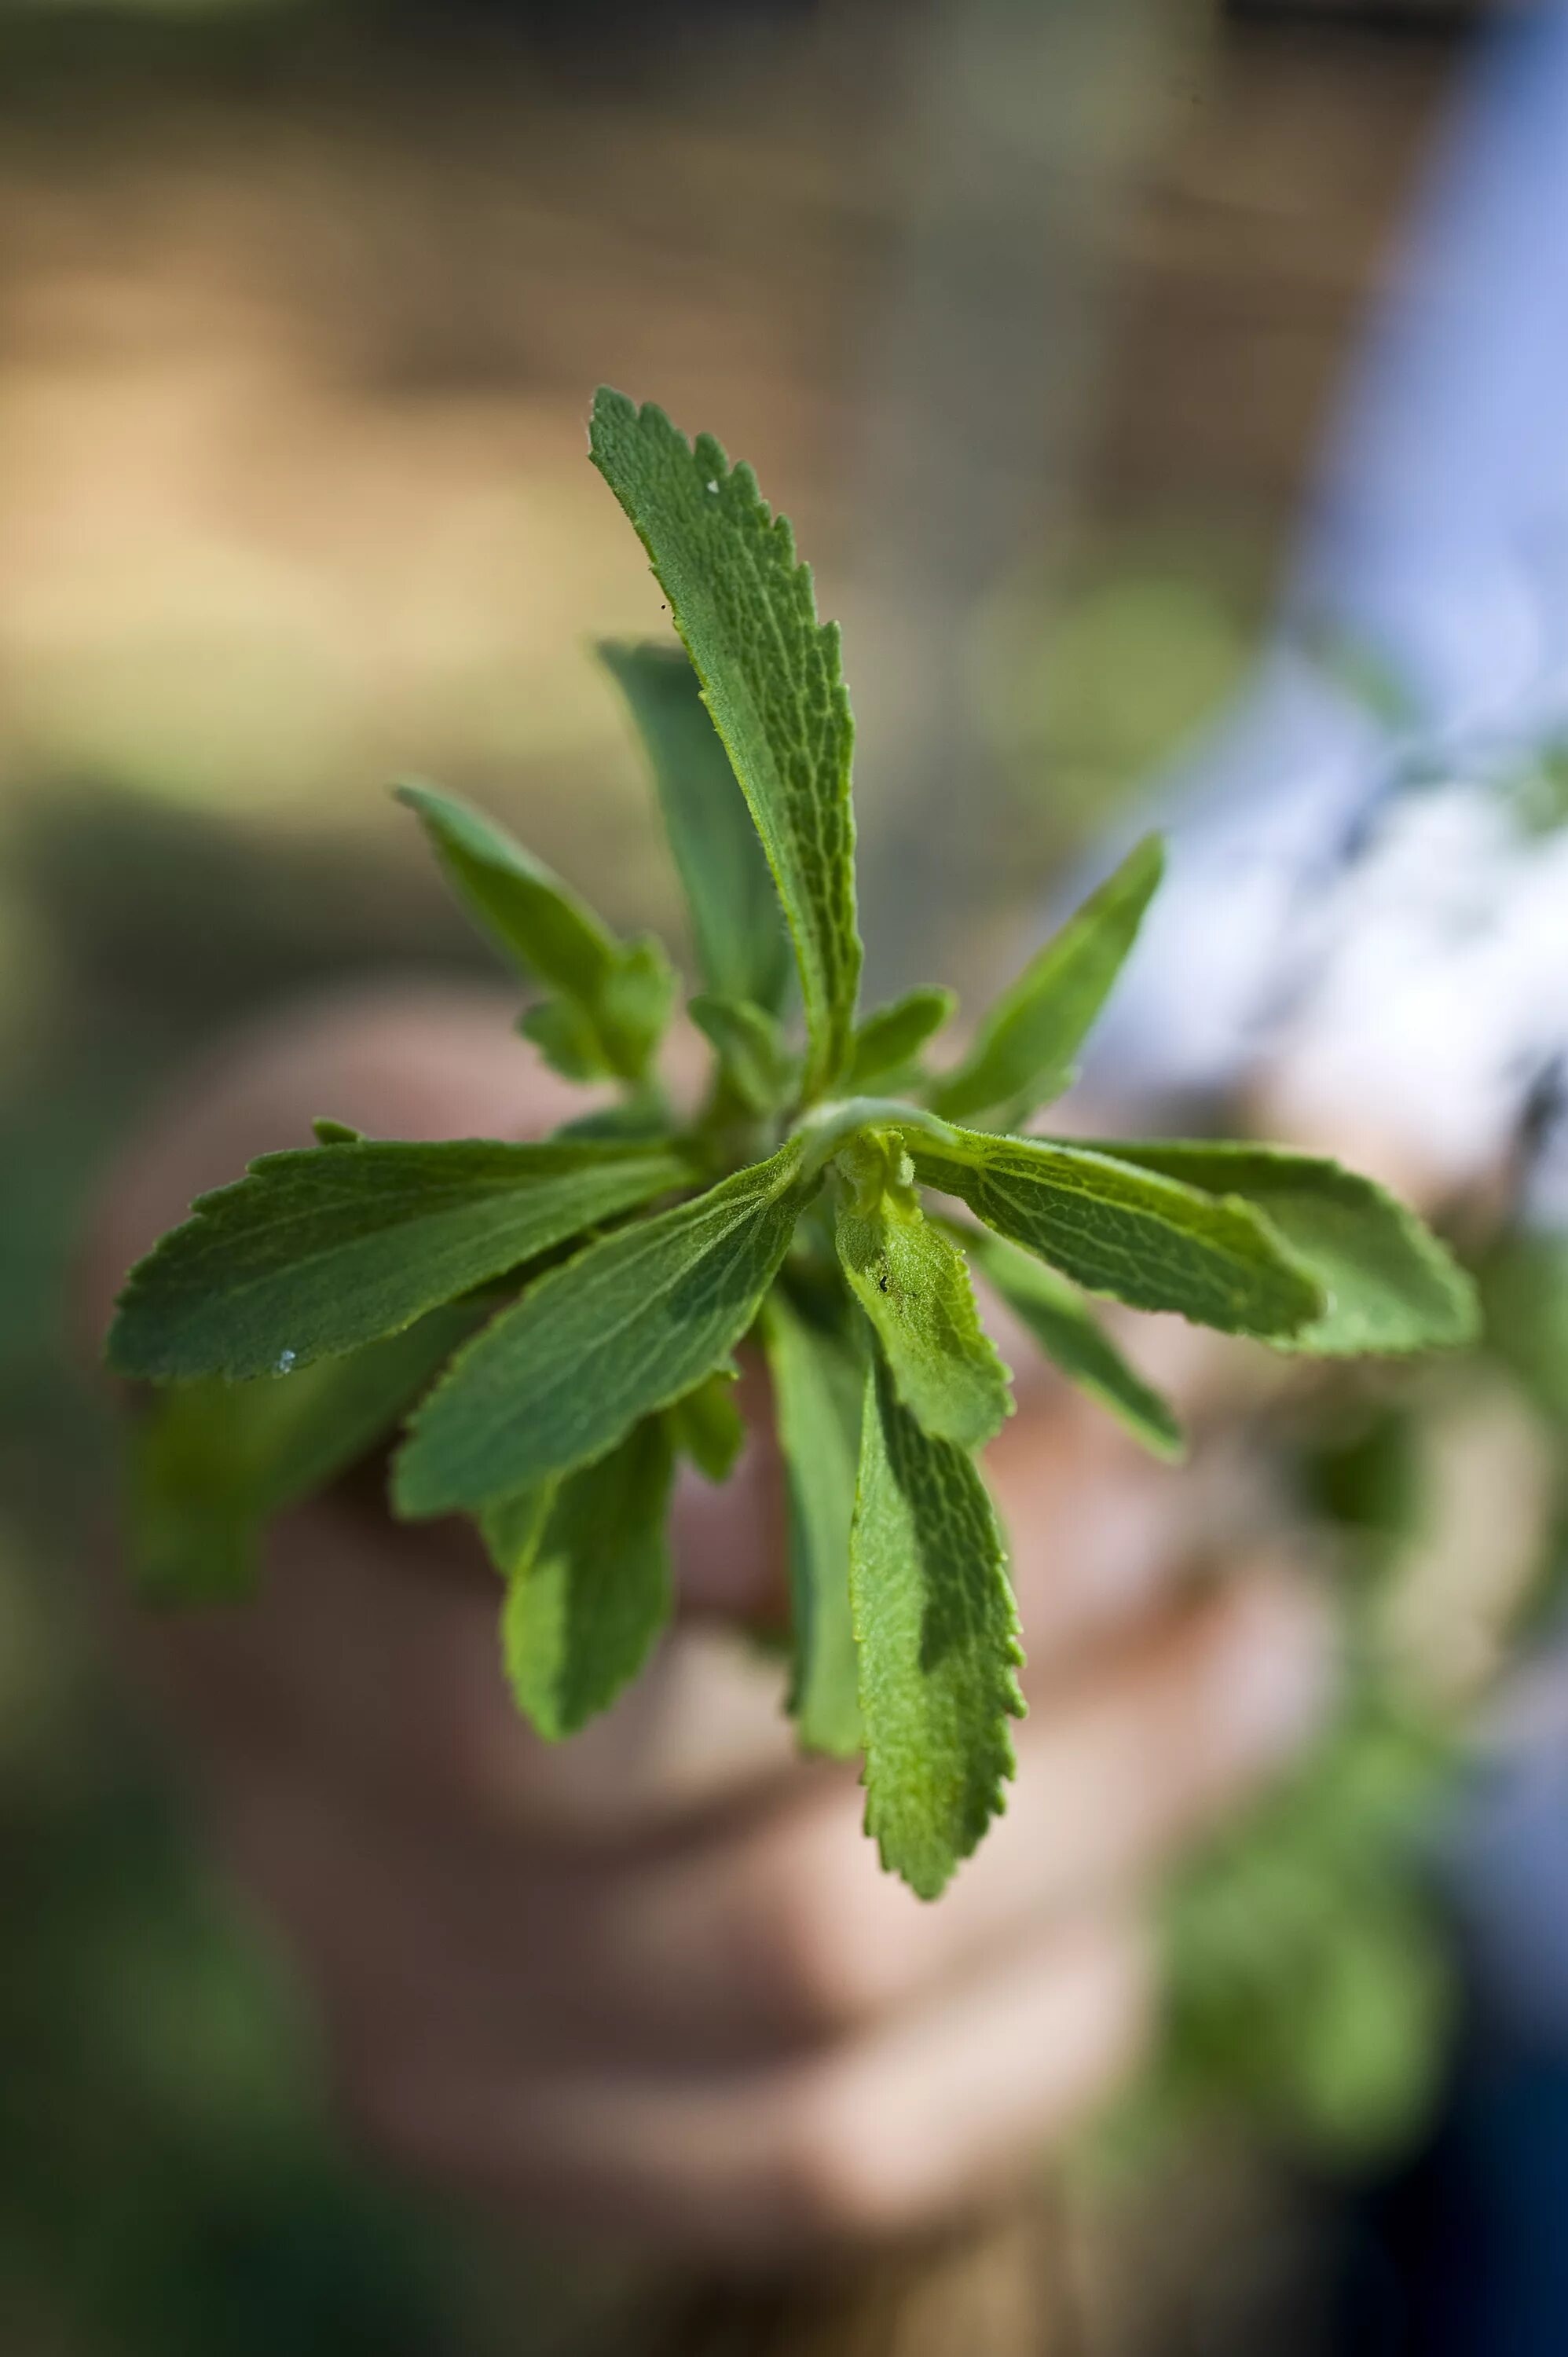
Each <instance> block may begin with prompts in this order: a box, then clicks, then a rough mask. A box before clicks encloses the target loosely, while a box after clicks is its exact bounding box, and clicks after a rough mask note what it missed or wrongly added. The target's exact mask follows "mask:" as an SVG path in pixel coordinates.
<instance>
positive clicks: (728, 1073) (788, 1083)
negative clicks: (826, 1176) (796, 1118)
mask: <svg viewBox="0 0 1568 2357" xmlns="http://www.w3.org/2000/svg"><path fill="white" fill-rule="evenodd" d="M686 1012H687V1014H688V1015H689V1016H690V1017H691V1018H692V1020H693V1023H694V1024H695V1025H696V1027H697V1028H698V1030H699V1031H701V1032H702V1033H703V1036H704V1038H706V1039H708V1040H709V1041H710V1042H711V1044H712V1046H713V1049H714V1053H715V1054H716V1055H717V1057H718V1060H719V1069H720V1071H722V1072H723V1074H724V1076H725V1081H726V1082H728V1084H729V1086H730V1087H731V1089H733V1091H734V1092H735V1094H736V1096H737V1097H738V1098H739V1099H740V1102H741V1103H742V1104H743V1105H745V1107H746V1111H747V1112H748V1113H755V1114H770V1113H777V1112H778V1110H779V1107H780V1106H781V1105H782V1104H784V1103H786V1102H787V1100H788V1098H789V1093H790V1091H791V1090H792V1089H793V1087H794V1085H795V1082H796V1079H797V1077H798V1072H797V1066H796V1060H795V1058H794V1057H793V1056H792V1055H791V1054H790V1053H789V1049H788V1047H787V1046H786V1045H785V1041H784V1034H783V1032H782V1031H781V1030H780V1029H779V1022H778V1018H777V1017H775V1016H772V1015H767V1014H765V1013H764V1012H763V1010H762V1008H761V1007H760V1006H752V1005H751V1004H750V1002H749V1001H748V1000H746V999H744V998H710V997H701V998H693V999H691V1000H689V1001H688V1003H687V1006H686Z"/></svg>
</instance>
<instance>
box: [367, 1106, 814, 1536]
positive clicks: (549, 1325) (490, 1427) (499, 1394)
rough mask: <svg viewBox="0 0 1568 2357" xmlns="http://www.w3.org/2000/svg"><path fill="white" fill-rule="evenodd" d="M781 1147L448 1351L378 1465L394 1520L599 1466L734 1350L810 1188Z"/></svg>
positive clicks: (789, 1147)
mask: <svg viewBox="0 0 1568 2357" xmlns="http://www.w3.org/2000/svg"><path fill="white" fill-rule="evenodd" d="M805 1158H806V1157H805V1152H804V1149H803V1147H802V1146H801V1144H800V1140H799V1139H797V1138H791V1139H789V1141H788V1142H787V1143H786V1144H785V1145H783V1146H780V1147H779V1151H778V1153H777V1154H774V1155H772V1156H771V1157H769V1158H768V1160H767V1161H766V1162H758V1163H754V1164H753V1165H752V1166H751V1168H749V1169H746V1170H738V1171H736V1173H735V1175H734V1177H733V1178H729V1179H724V1180H723V1181H722V1182H721V1183H720V1184H719V1185H718V1186H716V1187H713V1188H710V1189H709V1190H708V1192H707V1193H706V1194H705V1195H699V1196H697V1197H696V1198H695V1199H694V1200H693V1201H691V1202H689V1203H682V1204H679V1205H678V1206H677V1207H676V1208H675V1210H673V1211H663V1212H660V1215H659V1216H658V1218H656V1219H652V1220H647V1221H644V1222H639V1224H637V1225H635V1226H632V1227H628V1228H623V1229H621V1230H620V1231H618V1233H616V1234H615V1235H612V1236H607V1237H605V1238H604V1239H603V1241H602V1242H600V1243H595V1244H590V1245H589V1246H588V1247H587V1249H586V1251H585V1252H581V1253H579V1254H577V1255H576V1257H575V1259H573V1260H570V1261H567V1262H566V1263H565V1264H564V1266H562V1267H560V1268H555V1269H552V1270H550V1271H549V1273H548V1274H547V1275H543V1276H542V1277H540V1278H539V1280H538V1282H537V1283H536V1284H534V1285H533V1286H531V1287H530V1288H529V1290H528V1291H527V1292H526V1293H525V1294H524V1295H523V1297H522V1299H521V1301H520V1302H519V1303H518V1304H517V1306H516V1308H512V1309H508V1310H504V1311H503V1312H502V1313H501V1315H500V1316H499V1318H496V1319H495V1320H494V1322H493V1323H492V1324H491V1325H489V1327H487V1328H486V1329H485V1331H484V1332H483V1333H482V1334H480V1335H478V1337H477V1338H476V1340H474V1341H473V1342H471V1343H470V1344H469V1345H468V1347H467V1350H465V1351H459V1352H458V1354H457V1356H456V1358H455V1359H454V1360H453V1361H452V1364H451V1366H450V1368H449V1369H448V1370H447V1372H446V1376H445V1378H444V1379H443V1381H442V1382H441V1383H439V1384H438V1385H437V1386H436V1389H435V1391H434V1392H433V1393H432V1394H431V1396H430V1398H429V1399H428V1400H427V1401H426V1403H425V1405H424V1408H423V1409H422V1411H421V1413H420V1414H419V1415H418V1416H417V1417H416V1418H415V1420H414V1423H413V1432H412V1437H410V1439H409V1440H408V1442H407V1444H406V1445H405V1447H404V1448H403V1450H402V1451H401V1453H400V1455H399V1457H398V1459H397V1462H396V1464H395V1466H394V1469H393V1497H394V1502H395V1505H396V1508H397V1511H398V1512H399V1513H402V1514H407V1515H411V1516H413V1517H418V1516H421V1515H426V1514H444V1513H449V1512H456V1511H457V1510H458V1509H460V1508H464V1507H476V1506H483V1505H486V1504H488V1503H489V1501H490V1500H491V1499H493V1498H500V1497H505V1496H506V1495H507V1494H508V1492H509V1491H513V1490H521V1489H524V1488H526V1487H527V1486H528V1485H529V1484H530V1483H531V1482H533V1481H538V1480H543V1479H544V1478H545V1477H546V1476H548V1475H550V1474H553V1473H569V1472H573V1471H575V1469H576V1468H577V1467H578V1466H579V1465H586V1464H589V1463H590V1462H592V1461H593V1460H594V1459H595V1458H599V1457H602V1456H604V1455H605V1453H606V1451H607V1450H608V1449H610V1448H614V1447H615V1446H616V1444H617V1442H618V1441H619V1440H622V1439H624V1437H625V1436H626V1435H627V1433H628V1431H629V1430H630V1429H631V1426H633V1425H634V1424H635V1423H637V1422H638V1421H639V1418H641V1417H643V1416H645V1415H651V1414H652V1413H653V1411H654V1410H655V1409H656V1408H662V1407H668V1406H669V1405H671V1402H672V1401H674V1400H677V1399H679V1398H680V1397H681V1395H682V1393H684V1392H688V1391H690V1390H691V1388H692V1386H693V1383H701V1381H702V1380H703V1376H704V1375H706V1374H708V1373H709V1372H711V1371H712V1370H713V1368H714V1366H715V1365H716V1364H717V1363H718V1362H719V1361H721V1360H722V1359H723V1358H724V1357H725V1355H726V1353H727V1352H729V1351H732V1350H733V1349H734V1348H735V1345H736V1343H737V1342H738V1341H739V1340H740V1338H741V1336H742V1335H743V1334H744V1333H745V1332H746V1328H747V1327H748V1326H749V1325H750V1324H751V1321H752V1319H753V1318H754V1317H755V1316H756V1315H757V1304H758V1302H759V1301H760V1300H761V1298H762V1296H763V1294H764V1293H765V1292H766V1291H767V1289H768V1286H769V1285H770V1284H771V1282H772V1279H773V1275H774V1273H775V1271H776V1270H777V1269H778V1266H779V1262H780V1261H781V1260H782V1259H783V1257H784V1254H785V1251H786V1248H787V1247H788V1245H789V1235H790V1231H791V1230H792V1228H793V1227H794V1224H795V1221H796V1218H797V1217H798V1215H799V1213H800V1210H801V1208H802V1207H803V1205H804V1204H805V1203H806V1202H807V1201H808V1200H810V1197H811V1192H812V1191H813V1189H815V1186H816V1184H817V1181H816V1179H815V1177H814V1176H812V1177H802V1175H801V1174H802V1168H803V1166H804V1163H805Z"/></svg>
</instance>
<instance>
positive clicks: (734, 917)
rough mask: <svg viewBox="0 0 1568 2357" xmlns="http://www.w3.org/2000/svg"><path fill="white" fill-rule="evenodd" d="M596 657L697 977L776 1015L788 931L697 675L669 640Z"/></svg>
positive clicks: (782, 995)
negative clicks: (635, 755)
mask: <svg viewBox="0 0 1568 2357" xmlns="http://www.w3.org/2000/svg"><path fill="white" fill-rule="evenodd" d="M599 654H600V657H601V658H602V660H603V662H604V664H605V667H606V669H607V671H608V672H609V673H610V675H611V677H612V678H613V679H614V680H615V682H616V683H617V685H618V687H619V689H620V691H621V694H623V695H624V696H625V698H626V700H627V703H628V705H629V706H630V707H631V716H632V718H633V719H634V720H635V722H636V723H637V727H638V732H639V735H640V737H641V738H642V741H643V744H644V746H645V748H647V752H648V758H649V760H650V764H651V766H652V770H653V781H654V784H655V786H656V787H657V789H658V792H659V806H660V810H661V811H662V813H663V814H664V831H665V833H666V834H667V835H668V836H669V838H670V848H671V853H672V854H673V856H674V860H675V866H676V868H677V870H678V871H679V874H680V877H681V882H682V887H683V888H684V890H685V895H686V905H687V907H688V908H689V909H690V910H691V912H692V931H693V935H694V936H695V940H696V947H697V964H698V966H699V968H700V969H701V972H702V975H703V981H704V982H705V983H706V984H707V986H708V988H709V990H710V991H712V992H713V993H714V996H716V997H720V998H744V999H749V1000H750V1001H751V1003H752V1005H753V1006H761V1007H764V1008H766V1009H767V1011H768V1013H769V1014H771V1015H777V1014H779V1012H780V1011H781V1010H782V1008H783V1006H784V1003H785V1000H786V998H787V997H788V996H789V982H790V976H791V973H792V959H791V955H790V950H789V933H788V932H787V931H786V930H785V926H784V917H783V912H782V910H781V909H780V908H779V895H778V893H777V891H776V890H775V889H774V886H773V878H772V876H771V875H770V874H769V872H768V861H767V858H766V856H764V853H763V849H762V845H761V843H760V842H759V840H758V838H757V829H756V828H755V827H754V826H753V824H752V823H751V813H750V812H749V811H748V810H747V808H746V800H745V797H744V796H743V794H742V793H741V791H740V788H739V786H738V785H737V784H736V774H735V771H734V770H733V769H732V768H731V767H730V758H729V755H728V754H727V753H726V752H725V748H724V746H723V744H722V742H721V741H720V738H719V734H718V731H717V729H716V728H715V727H714V724H713V721H712V720H711V719H710V718H709V716H708V711H707V707H706V705H704V704H703V692H702V688H701V686H700V684H699V683H698V679H697V674H696V673H695V672H694V671H693V669H692V666H691V663H690V662H689V661H688V659H687V657H686V654H685V652H684V651H683V650H682V648H680V647H678V646H665V645H660V644H659V643H657V642H651V643H650V642H646V641H645V642H644V643H643V644H641V645H639V646H628V645H618V644H616V643H615V642H613V641H606V642H605V643H604V644H603V645H601V646H600V648H599Z"/></svg>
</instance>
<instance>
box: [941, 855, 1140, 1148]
mask: <svg viewBox="0 0 1568 2357" xmlns="http://www.w3.org/2000/svg"><path fill="white" fill-rule="evenodd" d="M1164 864H1165V855H1164V852H1163V850H1162V848H1161V845H1160V840H1159V837H1158V836H1157V835H1153V834H1151V835H1148V836H1146V837H1145V838H1144V841H1143V842H1142V843H1140V844H1139V845H1137V846H1136V848H1135V849H1133V851H1131V852H1129V853H1128V855H1127V857H1126V858H1125V859H1124V860H1123V861H1122V865H1121V866H1120V867H1118V868H1117V870H1116V872H1115V874H1114V875H1113V876H1111V877H1108V878H1107V880H1106V881H1105V882H1104V883H1103V884H1102V885H1101V887H1100V889H1099V890H1098V891H1097V892H1093V893H1091V894H1090V897H1089V899H1087V900H1086V901H1085V902H1084V904H1083V906H1082V908H1081V909H1079V910H1078V912H1077V913H1076V915H1074V916H1071V917H1069V919H1068V920H1067V923H1066V924H1065V925H1064V926H1063V927H1062V929H1061V931H1059V932H1058V934H1057V935H1056V936H1055V938H1054V939H1053V940H1051V941H1048V942H1047V943H1046V946H1045V948H1044V949H1043V950H1041V951H1039V952H1037V954H1036V956H1034V957H1033V958H1031V959H1030V961H1029V963H1028V964H1027V965H1026V967H1025V968H1024V971H1023V973H1022V974H1020V975H1019V976H1018V979H1017V980H1016V982H1015V983H1014V984H1013V985H1012V987H1011V988H1010V989H1008V990H1004V992H1003V994H1002V996H1001V997H1000V998H998V999H997V1000H996V1002H995V1004H994V1005H993V1006H992V1007H991V1008H990V1009H989V1010H988V1011H987V1013H986V1016H985V1018H984V1020H983V1022H982V1024H981V1026H980V1029H979V1031H978V1033H977V1034H976V1036H975V1041H974V1045H973V1047H972V1049H970V1051H969V1054H968V1055H967V1056H966V1057H965V1058H964V1060H963V1061H962V1063H961V1064H960V1065H958V1066H957V1068H956V1069H955V1070H954V1071H950V1072H949V1073H947V1074H945V1075H944V1077H943V1078H942V1079H941V1080H940V1081H939V1082H938V1083H937V1085H936V1087H935V1088H934V1089H933V1090H932V1092H931V1096H930V1102H931V1104H932V1106H933V1107H934V1109H935V1110H936V1111H937V1112H938V1113H940V1114H944V1115H946V1116H947V1118H948V1119H949V1120H954V1121H961V1120H963V1119H965V1118H970V1119H972V1118H973V1117H974V1116H975V1115H976V1114H986V1113H991V1112H994V1111H995V1110H996V1109H997V1108H999V1107H1002V1108H1005V1110H1006V1112H1007V1114H1008V1116H1009V1123H1010V1125H1016V1124H1017V1123H1019V1122H1022V1121H1023V1120H1025V1119H1026V1117H1027V1115H1028V1114H1031V1113H1032V1112H1033V1111H1034V1110H1035V1108H1036V1105H1042V1104H1047V1103H1049V1102H1050V1100H1051V1099H1052V1098H1053V1097H1058V1096H1060V1094H1061V1092H1062V1091H1063V1090H1064V1089H1065V1088H1067V1087H1068V1086H1069V1084H1070V1082H1071V1080H1072V1063H1073V1059H1074V1057H1075V1056H1076V1055H1077V1054H1078V1051H1079V1049H1080V1048H1081V1047H1082V1045H1083V1042H1084V1040H1085V1039H1087V1038H1088V1036H1089V1033H1090V1029H1091V1028H1092V1027H1093V1024H1094V1020H1095V1017H1097V1016H1098V1015H1099V1013H1100V1010H1101V1007H1102V1006H1104V1004H1105V1001H1106V999H1107V998H1108V997H1109V996H1110V994H1111V987H1112V984H1113V983H1114V981H1115V979H1116V977H1117V975H1118V974H1119V973H1120V972H1121V970H1122V962H1123V960H1124V959H1125V957H1126V955H1127V952H1128V951H1129V950H1130V949H1131V948H1132V946H1133V942H1134V941H1135V940H1136V939H1137V934H1138V927H1139V925H1140V924H1141V923H1142V921H1143V916H1144V909H1146V908H1147V907H1148V905H1149V902H1150V900H1151V899H1153V897H1154V894H1155V888H1156V887H1157V886H1158V884H1159V880H1160V877H1161V874H1162V871H1163V868H1164Z"/></svg>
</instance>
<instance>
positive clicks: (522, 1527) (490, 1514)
mask: <svg viewBox="0 0 1568 2357" xmlns="http://www.w3.org/2000/svg"><path fill="white" fill-rule="evenodd" d="M560 1486H561V1485H560V1483H559V1482H558V1481H553V1480H551V1481H535V1482H533V1483H532V1484H531V1485H530V1487H529V1488H528V1489H526V1490H514V1491H512V1493H511V1495H510V1498H496V1499H493V1500H492V1501H491V1502H490V1503H489V1505H488V1506H487V1507H486V1508H485V1510H484V1512H482V1513H481V1514H480V1515H479V1517H478V1523H479V1536H480V1538H481V1539H483V1541H484V1543H485V1552H486V1554H487V1555H489V1559H490V1561H491V1562H492V1563H493V1564H494V1566H495V1567H496V1569H497V1570H498V1571H499V1573H500V1576H501V1577H502V1578H503V1579H520V1578H521V1576H522V1574H523V1573H524V1572H525V1571H526V1570H527V1569H528V1567H529V1565H530V1564H531V1563H532V1561H533V1558H534V1556H535V1555H536V1554H537V1553H538V1550H539V1542H540V1540H541V1539H542V1537H543V1536H544V1525H545V1523H546V1521H547V1520H548V1518H549V1514H550V1509H551V1506H552V1505H553V1502H554V1499H555V1492H556V1491H557V1490H558V1489H559V1488H560Z"/></svg>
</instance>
